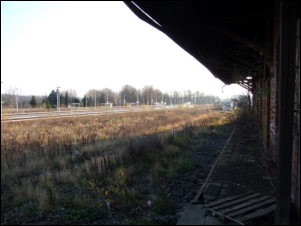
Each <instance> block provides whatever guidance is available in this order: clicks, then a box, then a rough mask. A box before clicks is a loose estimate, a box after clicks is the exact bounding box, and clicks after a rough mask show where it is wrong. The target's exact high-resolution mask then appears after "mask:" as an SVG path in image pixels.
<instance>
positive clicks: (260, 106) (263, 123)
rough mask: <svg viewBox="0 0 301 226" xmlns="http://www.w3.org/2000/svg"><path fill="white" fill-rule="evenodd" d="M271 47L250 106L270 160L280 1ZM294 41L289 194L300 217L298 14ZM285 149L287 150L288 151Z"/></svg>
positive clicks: (275, 126) (274, 141) (274, 144)
mask: <svg viewBox="0 0 301 226" xmlns="http://www.w3.org/2000/svg"><path fill="white" fill-rule="evenodd" d="M273 18H274V19H273V20H274V21H273V33H272V35H273V38H272V40H273V43H272V47H273V51H272V55H273V57H272V60H271V62H270V65H269V68H268V69H269V71H267V70H264V74H259V75H257V76H255V77H254V78H253V81H252V84H253V90H252V91H253V109H254V111H255V115H256V122H257V125H258V126H259V127H261V128H262V135H263V138H264V140H265V142H266V147H267V148H268V149H269V150H271V151H272V153H273V156H274V161H275V162H277V154H278V141H279V134H278V133H279V57H280V46H279V41H280V24H279V23H280V3H279V2H275V3H274V17H273ZM296 37H297V42H296V82H295V84H296V88H295V113H294V141H293V142H294V143H293V152H292V155H293V156H292V184H291V198H292V202H293V204H294V205H295V208H296V212H297V213H298V216H299V218H300V18H299V19H298V22H297V36H296ZM260 88H263V89H266V90H268V89H270V93H269V95H268V96H266V97H264V98H258V94H257V91H258V89H260ZM288 153H289V152H288Z"/></svg>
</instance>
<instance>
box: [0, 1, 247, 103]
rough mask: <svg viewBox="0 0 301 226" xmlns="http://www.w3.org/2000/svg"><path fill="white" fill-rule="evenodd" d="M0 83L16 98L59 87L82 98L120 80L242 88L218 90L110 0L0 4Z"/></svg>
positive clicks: (196, 66) (183, 55)
mask: <svg viewBox="0 0 301 226" xmlns="http://www.w3.org/2000/svg"><path fill="white" fill-rule="evenodd" d="M136 4H137V5H139V2H137V3H136ZM154 19H155V18H154ZM1 82H3V84H1V93H7V92H8V90H9V88H18V89H19V91H21V94H22V95H48V94H49V93H50V92H51V90H55V89H56V87H60V90H68V89H74V90H76V91H77V94H78V95H79V97H83V96H84V95H85V93H86V92H87V91H89V90H91V89H102V88H110V89H112V90H113V91H120V90H121V88H122V86H123V85H126V84H128V85H131V86H133V87H135V88H137V89H141V88H143V87H144V86H145V85H153V86H154V88H156V89H160V90H161V91H163V92H170V91H173V90H178V91H183V90H188V89H190V90H191V91H193V92H196V91H200V92H203V93H205V94H207V95H209V94H212V95H215V96H219V97H221V98H230V97H231V96H233V95H237V94H241V93H246V90H245V89H243V88H242V87H240V86H239V85H230V86H225V87H224V88H223V89H222V87H223V86H224V85H225V84H224V83H223V82H221V81H220V80H219V79H217V78H215V77H214V76H213V75H212V74H211V73H210V72H209V71H208V70H207V69H206V68H205V67H204V66H203V65H202V64H200V63H199V62H198V61H197V60H196V59H194V58H193V57H192V56H191V55H189V54H188V53H187V52H186V51H184V50H183V49H182V48H181V47H179V46H178V45H177V44H176V43H175V42H173V41H172V40H171V39H170V38H169V37H168V36H166V35H165V34H164V33H162V32H161V31H159V30H157V29H155V28H154V27H152V26H151V25H149V24H147V23H145V22H144V21H142V20H140V19H139V18H138V17H137V16H136V15H135V14H134V13H132V11H131V10H130V9H129V8H128V7H127V6H126V5H125V4H124V3H123V2H114V1H110V2H104V1H92V2H86V1H83V2H81V1H75V2H70V1H68V2H61V1H58V2H56V1H53V2H52V1H51V2H48V1H42V2H36V1H32V2H30V1H28V2H23V1H1Z"/></svg>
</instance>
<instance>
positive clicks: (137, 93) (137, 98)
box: [136, 92, 140, 108]
mask: <svg viewBox="0 0 301 226" xmlns="http://www.w3.org/2000/svg"><path fill="white" fill-rule="evenodd" d="M136 94H137V102H136V103H137V108H138V107H139V96H138V95H139V94H140V93H138V92H137V93H136Z"/></svg>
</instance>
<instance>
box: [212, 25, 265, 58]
mask: <svg viewBox="0 0 301 226" xmlns="http://www.w3.org/2000/svg"><path fill="white" fill-rule="evenodd" d="M212 29H213V30H214V31H217V32H219V33H221V34H223V35H225V36H227V37H229V38H232V39H234V40H236V41H238V42H240V43H242V44H244V45H247V46H250V47H253V48H254V49H255V50H256V51H257V52H259V53H260V54H263V55H266V56H267V57H271V54H270V52H269V51H268V49H267V48H265V47H262V46H260V45H258V44H256V43H255V42H252V41H250V40H248V39H246V38H243V37H241V36H240V35H238V34H235V33H233V32H232V31H229V30H226V29H224V28H221V27H212Z"/></svg>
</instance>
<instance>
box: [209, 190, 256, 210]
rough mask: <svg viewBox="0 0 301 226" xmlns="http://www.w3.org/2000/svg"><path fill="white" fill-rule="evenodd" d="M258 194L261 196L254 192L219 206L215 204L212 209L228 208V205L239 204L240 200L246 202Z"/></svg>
mask: <svg viewBox="0 0 301 226" xmlns="http://www.w3.org/2000/svg"><path fill="white" fill-rule="evenodd" d="M259 196H261V194H259V193H256V194H253V195H249V196H247V197H244V198H241V199H238V200H234V201H231V202H227V203H225V204H222V205H219V206H215V207H213V208H212V209H214V210H220V209H223V208H228V207H231V206H234V205H237V204H240V203H242V202H246V201H248V200H250V199H253V198H256V197H259Z"/></svg>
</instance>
